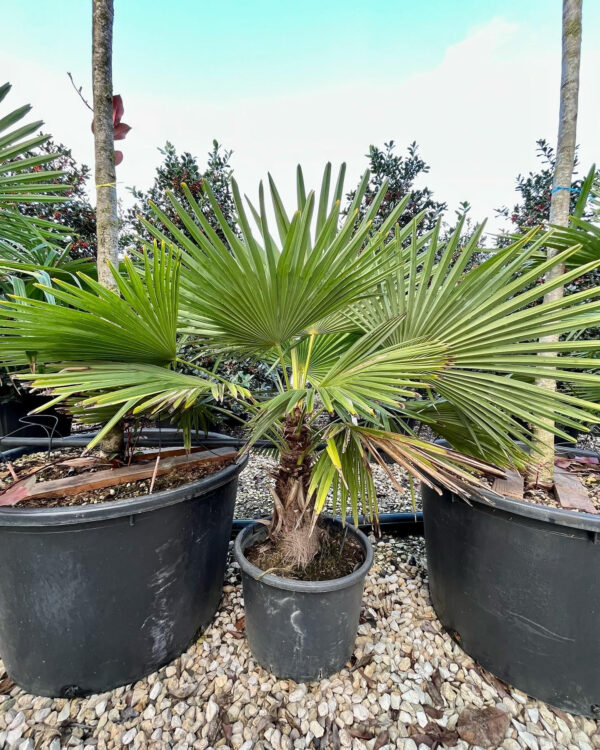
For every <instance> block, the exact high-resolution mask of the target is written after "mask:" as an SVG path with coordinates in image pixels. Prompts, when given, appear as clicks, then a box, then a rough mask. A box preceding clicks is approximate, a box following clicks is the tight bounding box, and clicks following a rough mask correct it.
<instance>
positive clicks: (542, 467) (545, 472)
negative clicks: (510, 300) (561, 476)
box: [527, 0, 582, 487]
mask: <svg viewBox="0 0 600 750" xmlns="http://www.w3.org/2000/svg"><path fill="white" fill-rule="evenodd" d="M581 5H582V0H563V19H562V72H561V81H560V114H559V122H558V145H557V148H556V165H555V168H554V179H553V182H552V197H551V202H550V223H551V224H558V225H560V226H563V227H566V226H568V224H569V210H570V205H571V191H570V187H571V180H572V179H573V167H574V164H575V146H576V142H577V109H578V100H579V68H580V64H581ZM547 252H548V258H553V257H554V256H555V255H556V254H557V251H556V250H553V249H551V248H548V251H547ZM562 273H564V266H563V264H561V263H559V264H557V265H556V266H554V267H553V268H551V269H550V271H548V273H547V274H546V279H548V280H550V279H555V278H556V277H557V276H559V275H560V274H562ZM563 293H564V290H563V287H558V289H554V290H553V291H551V292H548V294H546V296H545V297H544V302H545V303H547V302H553V301H554V300H557V299H560V298H561V297H562V296H563ZM540 341H542V342H554V341H558V336H554V335H553V336H545V337H543V338H542V339H540ZM548 354H550V353H548ZM554 355H556V353H554ZM536 382H537V384H538V385H539V386H541V387H542V388H547V389H548V390H555V389H556V382H555V381H554V380H549V379H547V378H540V379H539V380H537V381H536ZM544 421H545V423H546V424H548V425H550V426H551V425H552V422H551V421H550V420H544ZM534 444H535V447H536V449H537V452H536V453H534V454H533V459H534V463H532V465H531V466H530V467H529V471H528V477H527V478H528V480H529V481H530V482H533V483H537V484H539V485H541V486H546V487H551V486H552V485H553V483H554V434H553V433H552V432H550V431H548V430H547V429H543V428H542V427H536V428H535V431H534Z"/></svg>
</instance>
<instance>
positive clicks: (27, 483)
mask: <svg viewBox="0 0 600 750" xmlns="http://www.w3.org/2000/svg"><path fill="white" fill-rule="evenodd" d="M34 484H35V477H34V476H30V477H25V479H21V480H20V481H18V482H15V483H14V484H11V486H10V487H9V488H8V489H6V490H5V491H4V492H3V493H2V494H0V506H8V505H16V504H17V503H18V502H19V501H20V500H24V499H25V498H26V497H29V492H30V490H31V488H32V487H33V485H34Z"/></svg>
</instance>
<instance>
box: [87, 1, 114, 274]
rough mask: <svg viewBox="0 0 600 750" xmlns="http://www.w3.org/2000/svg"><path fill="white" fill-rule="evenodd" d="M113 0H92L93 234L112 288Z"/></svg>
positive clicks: (101, 270)
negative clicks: (94, 193)
mask: <svg viewBox="0 0 600 750" xmlns="http://www.w3.org/2000/svg"><path fill="white" fill-rule="evenodd" d="M113 17H114V11H113V0H94V2H93V21H92V83H93V94H94V154H95V165H96V170H95V174H96V233H97V236H98V280H99V281H100V283H101V284H103V285H104V286H106V287H109V288H114V286H115V282H114V279H113V277H112V274H111V273H110V269H109V267H108V263H112V264H113V265H114V266H115V267H116V266H117V265H118V262H119V258H118V242H119V217H118V212H117V185H116V174H115V143H114V132H113V86H112V37H113Z"/></svg>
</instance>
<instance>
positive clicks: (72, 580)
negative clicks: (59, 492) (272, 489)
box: [0, 448, 245, 697]
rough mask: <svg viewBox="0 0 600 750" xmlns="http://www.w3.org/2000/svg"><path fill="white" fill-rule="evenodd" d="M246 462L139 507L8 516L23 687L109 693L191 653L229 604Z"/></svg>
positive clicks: (0, 513)
mask: <svg viewBox="0 0 600 750" xmlns="http://www.w3.org/2000/svg"><path fill="white" fill-rule="evenodd" d="M33 449H35V448H32V449H31V450H33ZM38 450H39V448H38ZM11 453H12V452H11ZM244 465H245V461H242V462H241V463H238V464H233V465H231V466H228V467H226V468H225V469H223V470H222V471H219V472H217V473H215V474H213V475H211V476H209V477H206V478H204V479H201V480H199V481H197V482H193V483H190V484H187V485H184V486H182V487H178V488H176V489H171V490H166V491H164V492H157V493H155V494H152V495H145V496H141V497H136V498H134V499H131V500H117V501H114V502H109V503H99V504H97V505H87V506H78V507H77V506H75V507H67V508H51V509H47V510H44V509H22V510H19V509H18V508H10V509H8V508H4V509H2V508H0V570H1V571H2V573H1V575H0V655H1V656H2V659H3V661H4V666H5V668H6V671H7V672H8V674H9V675H10V676H11V677H12V678H13V680H15V682H17V683H18V684H19V685H20V686H21V687H23V688H24V689H25V690H27V691H28V692H30V693H34V694H37V695H47V696H59V697H72V696H77V695H86V694H89V693H101V692H104V691H106V690H110V689H111V688H114V687H117V686H118V685H123V684H126V683H129V682H134V681H136V680H139V679H140V678H142V677H143V676H145V675H147V674H149V673H150V672H153V671H154V670H156V669H158V668H159V667H160V666H161V665H163V664H165V663H167V662H169V661H171V660H172V659H174V658H175V657H177V656H178V655H179V654H180V653H181V652H182V651H184V650H185V649H186V648H187V647H188V646H189V645H190V643H192V642H193V640H194V638H195V636H196V634H197V633H198V631H200V630H202V629H203V628H204V627H206V625H208V623H209V622H210V621H211V619H212V617H213V615H214V613H215V610H216V608H217V606H218V604H219V601H220V599H221V594H222V587H223V578H224V573H225V563H226V558H227V550H228V544H229V538H230V534H231V527H232V519H233V510H234V504H235V496H236V488H237V479H238V474H239V472H240V471H241V470H242V469H243V467H244Z"/></svg>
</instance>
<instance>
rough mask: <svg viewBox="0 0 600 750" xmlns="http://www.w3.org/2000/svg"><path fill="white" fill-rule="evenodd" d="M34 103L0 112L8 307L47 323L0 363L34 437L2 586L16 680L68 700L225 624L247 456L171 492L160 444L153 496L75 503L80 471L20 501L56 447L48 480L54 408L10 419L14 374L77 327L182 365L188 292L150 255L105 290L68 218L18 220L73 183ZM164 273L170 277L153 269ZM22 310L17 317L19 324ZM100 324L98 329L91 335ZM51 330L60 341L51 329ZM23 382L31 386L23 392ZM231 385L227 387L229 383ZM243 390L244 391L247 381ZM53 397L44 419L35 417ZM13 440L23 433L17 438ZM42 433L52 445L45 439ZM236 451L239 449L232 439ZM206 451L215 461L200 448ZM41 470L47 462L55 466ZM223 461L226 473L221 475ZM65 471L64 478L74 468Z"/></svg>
mask: <svg viewBox="0 0 600 750" xmlns="http://www.w3.org/2000/svg"><path fill="white" fill-rule="evenodd" d="M9 90H10V86H9V85H8V84H7V85H5V86H2V87H0V102H1V101H2V100H3V99H4V97H5V96H6V95H7V93H8V92H9ZM29 109H30V108H29V107H28V106H25V107H20V108H19V109H17V110H15V111H13V112H10V113H8V114H7V115H6V116H4V117H3V118H2V119H1V120H0V175H1V178H0V272H1V273H2V276H1V277H0V293H1V295H2V297H4V299H5V301H6V299H7V298H9V299H10V298H11V295H16V296H17V297H18V298H19V300H20V302H19V304H21V305H22V306H23V313H25V310H26V309H27V310H28V313H27V314H26V315H25V317H26V318H27V317H28V315H29V314H33V315H34V316H36V315H38V316H40V317H41V319H45V320H46V323H47V324H48V325H47V326H46V328H45V330H42V329H39V333H40V334H41V337H42V338H43V339H44V340H46V345H42V346H41V348H40V351H39V352H37V351H36V346H37V345H36V344H34V348H33V349H27V347H25V348H20V347H17V349H16V350H14V351H12V352H11V351H7V352H6V356H2V357H1V362H0V367H1V370H0V371H1V372H2V373H3V375H2V386H1V387H2V390H1V391H0V394H1V398H3V397H4V396H5V394H6V395H7V396H8V404H6V403H4V402H2V401H0V409H1V414H0V426H1V427H2V428H3V430H4V433H6V432H14V431H15V430H16V435H17V436H18V440H23V444H22V445H21V447H19V448H17V449H15V450H13V451H4V446H3V448H2V450H3V453H2V454H0V456H1V460H2V463H3V471H2V474H3V479H1V480H0V484H1V485H2V488H1V490H0V515H1V516H2V517H1V519H0V536H1V537H2V540H1V541H0V558H1V560H2V562H1V563H0V564H1V565H2V566H3V568H4V570H5V575H3V577H2V585H0V653H2V658H3V661H4V663H5V666H6V668H7V669H8V671H9V672H10V673H11V675H12V676H13V677H14V678H15V680H16V681H17V682H19V683H20V684H21V685H22V686H23V687H24V688H26V689H27V690H29V691H30V692H33V693H38V694H45V695H69V696H71V695H76V694H82V693H89V692H102V691H104V690H107V689H110V688H112V687H115V686H116V685H119V684H123V683H126V682H130V681H134V680H137V679H139V678H140V677H142V676H143V675H144V674H147V673H149V672H151V671H153V670H154V669H156V668H157V667H158V666H160V664H162V663H164V662H165V661H169V660H170V659H172V658H174V657H175V656H177V655H178V654H179V653H180V652H181V651H182V650H183V649H185V648H186V647H187V646H188V644H189V643H190V642H191V641H192V640H193V639H194V638H195V636H196V634H197V632H198V630H199V629H201V628H202V627H204V626H205V625H206V624H207V623H208V622H209V621H210V620H211V619H212V616H213V615H214V612H215V609H216V607H217V605H218V603H219V600H220V596H221V591H222V584H223V578H224V572H225V562H226V555H227V549H228V544H229V538H230V534H231V525H232V518H233V506H234V502H235V494H236V484H237V476H238V474H239V471H240V470H241V469H242V468H243V461H241V462H238V463H235V462H233V463H231V464H230V465H228V466H223V468H220V467H221V465H222V463H223V462H221V463H219V462H217V463H216V464H214V463H211V462H212V461H213V459H219V461H220V460H221V459H222V458H223V456H222V453H223V451H221V453H219V450H216V451H213V452H212V453H210V454H207V455H206V459H207V468H206V471H205V474H206V475H204V476H203V475H202V474H203V471H204V469H202V470H201V469H200V468H198V470H197V471H196V470H194V471H193V472H192V473H191V474H190V473H189V472H187V471H183V470H182V476H181V477H180V479H181V480H182V481H181V482H179V484H177V485H176V486H175V485H172V486H169V487H163V486H161V480H160V476H162V474H161V471H162V470H163V469H165V468H166V467H167V466H168V465H169V463H173V462H175V463H177V461H178V456H177V454H178V453H180V452H183V451H182V450H179V449H177V448H175V449H171V451H170V453H171V457H169V451H166V452H165V451H160V452H159V456H157V457H155V459H154V460H155V461H156V464H155V468H156V471H154V469H153V468H152V467H151V465H150V464H151V463H152V462H151V461H149V460H148V458H142V465H140V468H142V469H143V471H142V473H144V471H145V473H146V474H148V472H150V473H151V474H152V476H153V477H154V478H156V477H158V479H156V481H155V480H154V479H153V480H152V481H150V482H147V483H146V484H147V485H148V486H149V491H147V492H145V493H142V494H140V492H139V491H134V489H132V490H131V491H130V492H129V497H127V498H125V499H123V500H118V499H116V500H115V501H112V502H100V503H98V502H94V503H91V502H87V501H86V502H87V504H85V505H82V504H78V503H77V502H75V503H74V504H73V505H69V504H68V502H66V500H68V496H67V494H66V492H67V490H66V488H65V486H64V482H65V481H66V482H67V483H68V482H69V481H70V480H71V479H76V480H78V478H77V477H71V478H69V477H68V476H66V477H64V478H60V479H59V480H58V481H59V483H63V484H61V486H60V488H55V496H54V497H55V498H56V497H57V495H56V493H57V492H58V499H56V500H55V501H51V502H50V501H49V502H46V501H44V502H43V503H42V504H41V505H38V506H35V507H23V502H22V501H23V500H24V499H25V498H24V495H27V494H31V491H32V490H33V483H35V484H36V487H37V489H38V490H40V489H42V490H47V489H48V486H49V485H51V484H52V480H51V481H46V482H40V481H38V482H36V481H35V480H36V477H41V476H43V471H45V470H46V469H47V470H48V471H50V472H51V471H53V469H52V465H53V464H54V463H56V461H54V460H50V461H48V459H47V458H45V456H46V451H44V450H43V449H44V448H46V449H48V441H47V442H46V445H45V446H44V445H40V446H39V447H38V451H39V448H40V447H41V448H42V453H41V454H40V455H41V458H40V461H41V468H42V473H39V472H37V468H39V467H37V466H36V465H35V464H33V463H32V464H24V465H19V461H21V460H22V459H23V460H24V459H26V457H25V456H24V455H23V454H25V453H27V452H28V451H30V452H35V448H33V447H29V448H26V447H24V446H25V444H26V443H28V444H31V443H34V442H35V440H36V438H35V436H34V437H31V436H30V435H27V436H26V438H25V439H23V437H24V435H23V429H22V427H23V424H22V423H23V422H26V423H30V424H33V423H35V422H37V423H38V424H42V423H43V421H42V418H43V417H44V415H51V414H52V413H53V411H54V405H53V404H52V403H48V399H47V398H46V396H45V395H40V393H39V391H38V392H32V391H28V390H27V389H26V393H25V395H24V397H21V398H20V404H21V405H22V406H24V412H25V413H23V412H21V413H20V414H18V415H17V416H16V417H15V420H14V421H12V422H11V417H12V415H11V411H9V408H8V406H12V405H14V403H15V396H14V394H15V393H16V388H13V387H12V383H13V382H14V380H15V378H16V372H17V370H18V369H20V368H21V369H22V367H23V365H26V366H27V367H28V369H30V370H32V371H37V372H43V369H44V362H46V361H54V360H60V359H63V358H64V356H63V355H65V354H66V355H67V357H72V358H73V359H77V358H78V355H77V354H76V353H75V351H74V349H73V348H72V346H73V344H72V343H71V349H70V350H69V348H67V349H65V351H64V352H63V353H61V352H60V349H61V344H60V343H59V342H60V339H61V336H62V335H63V334H64V335H65V336H66V339H65V343H66V340H67V339H69V338H70V337H72V336H73V335H75V336H76V338H77V335H79V339H78V341H79V344H80V345H81V344H82V342H85V341H86V340H87V344H86V345H85V346H86V347H87V350H86V351H87V356H88V357H89V358H91V359H97V358H100V359H102V355H101V352H100V349H101V347H102V343H101V342H102V338H103V336H105V337H106V339H108V340H109V341H110V346H111V347H112V348H113V352H114V357H115V358H118V359H120V360H121V361H122V362H132V361H134V362H136V363H137V364H138V365H143V364H144V363H146V362H149V361H150V362H153V363H157V362H161V363H164V364H168V363H169V362H173V361H174V360H175V357H176V352H177V350H176V340H175V333H176V322H177V288H178V286H177V285H178V275H177V274H176V273H171V271H173V269H174V265H173V264H169V263H167V262H161V260H160V259H157V266H155V267H153V266H152V264H150V263H147V264H146V266H145V273H144V274H143V275H142V278H141V280H140V275H139V268H136V269H133V266H131V265H128V266H127V267H126V268H125V269H124V274H125V277H126V278H127V279H128V280H129V281H130V283H131V285H132V288H133V290H134V292H133V294H125V295H124V296H121V294H120V293H119V292H116V293H115V292H109V291H107V290H105V289H104V288H103V287H101V286H100V285H99V284H98V283H97V281H96V279H95V275H96V274H95V264H94V263H93V262H92V261H87V260H76V261H71V260H70V259H69V258H68V256H67V254H66V250H65V249H64V246H65V244H66V240H67V239H68V237H69V234H71V232H70V230H69V229H68V228H67V227H62V226H58V225H56V224H54V223H53V222H51V221H47V220H45V219H39V218H35V217H24V216H22V215H21V213H20V210H19V209H20V208H22V206H23V205H26V204H30V203H35V202H40V201H58V200H61V197H60V191H61V190H62V191H64V190H66V189H68V187H69V186H68V185H60V184H57V183H56V182H55V180H56V179H57V178H59V177H60V176H61V175H62V172H60V171H56V170H49V169H46V168H45V165H46V163H47V162H48V161H49V160H51V159H53V158H54V157H53V155H48V154H44V153H39V151H38V150H37V147H38V146H39V145H40V144H42V143H44V141H46V139H47V138H48V136H44V135H34V134H35V133H37V131H38V130H39V128H40V125H41V124H42V123H41V122H39V121H38V122H32V123H28V124H25V125H23V124H21V123H20V121H21V120H22V119H23V118H24V117H25V116H26V115H27V113H28V112H29ZM56 193H59V195H57V194H56ZM142 267H143V264H142ZM158 267H160V268H162V269H163V271H164V273H163V274H161V273H159V272H157V271H156V268H158ZM114 273H115V276H116V277H117V278H119V274H118V272H117V271H116V270H115V271H114ZM165 274H168V279H167V278H166V276H165ZM115 283H117V282H115ZM85 305H88V306H89V309H88V311H87V312H88V314H85V315H84V314H83V313H82V312H81V308H82V307H84V308H85ZM94 306H95V308H94ZM9 308H10V304H9V305H7V309H9ZM94 309H95V313H94V314H95V317H94V315H92V313H91V311H92V310H94ZM47 316H48V317H47ZM82 316H83V317H82ZM13 317H14V316H12V315H11V314H10V313H8V318H9V319H11V318H13ZM15 320H16V319H15ZM94 320H95V321H96V324H97V325H98V326H99V328H94ZM21 323H24V320H23V319H22V320H21ZM82 323H84V325H82V327H81V328H80V329H79V331H78V334H77V332H76V329H77V328H78V327H79V326H81V324H82ZM36 325H37V324H36V323H34V327H35V326H36ZM54 325H57V326H58V328H56V329H55V334H56V335H57V336H58V337H56V335H54V334H52V328H53V326H54ZM69 330H70V332H69V333H67V332H68V331H69ZM59 331H60V332H59ZM102 332H103V333H102ZM50 339H53V340H54V342H55V344H56V345H57V348H56V347H55V348H54V353H51V352H50V350H49V349H47V348H46V347H47V346H48V345H50V347H51V348H52V346H54V345H52V344H51V343H50ZM40 340H41V339H40ZM94 342H95V343H94ZM13 343H14V340H13ZM120 347H122V351H121V352H120V353H119V352H118V349H119V348H120ZM9 349H10V347H9ZM17 350H18V351H17ZM5 380H6V382H5ZM212 380H213V382H212V383H210V382H209V381H208V379H205V380H204V381H203V382H200V381H199V382H198V384H199V386H200V389H201V390H204V394H203V397H202V398H201V399H200V401H201V402H202V403H200V404H198V405H196V407H195V408H193V409H188V410H186V415H185V417H184V419H186V420H187V421H186V424H187V426H188V427H189V428H190V429H191V427H192V426H193V425H194V424H197V423H198V421H199V420H200V418H201V416H202V413H203V411H204V410H205V409H206V404H205V402H206V400H208V399H209V397H210V398H211V399H212V396H211V388H213V389H215V390H217V391H218V385H217V384H216V383H215V382H214V381H215V379H214V378H213V379H212ZM19 391H20V392H22V391H23V389H22V387H21V386H20V385H19ZM226 391H227V388H226V386H225V385H223V386H222V392H223V393H224V392H226ZM220 392H221V391H219V394H220ZM234 392H235V394H238V393H240V392H242V393H243V392H245V391H244V389H243V387H241V388H236V389H235V391H234ZM40 406H41V407H43V408H42V410H41V413H40V414H39V417H40V418H38V417H36V416H29V412H30V411H32V410H35V411H36V412H37V411H39V409H38V407H40ZM70 411H72V412H74V413H75V414H78V416H79V417H80V418H81V419H82V421H88V422H94V423H95V422H98V421H100V422H102V421H103V420H104V421H106V420H109V421H110V419H111V417H113V416H114V415H115V414H116V413H118V412H119V407H117V408H113V407H109V408H108V409H104V410H102V409H99V410H94V409H87V408H85V409H79V408H78V406H77V404H73V405H72V409H71V410H70ZM57 414H58V415H59V416H46V420H45V424H46V430H45V432H46V434H48V435H49V436H50V438H51V440H50V441H49V443H50V445H53V444H54V438H56V436H57V434H60V433H63V434H64V430H63V429H62V427H61V425H60V423H58V424H57V422H58V419H59V418H60V417H62V413H61V412H58V413H57ZM68 424H70V419H69V422H68ZM42 435H43V433H42ZM15 440H16V438H15V437H14V436H13V439H12V443H13V444H14V442H15ZM38 440H39V442H43V437H42V438H39V439H38ZM0 442H1V441H0ZM226 452H228V453H229V455H230V457H231V458H232V459H233V458H235V451H233V450H231V448H229V449H228V450H227V451H226ZM194 455H195V457H196V458H197V459H198V460H199V461H200V460H202V459H201V452H198V451H197V452H196V453H195V454H194ZM34 458H35V457H31V460H32V461H33V460H34ZM59 458H60V454H59ZM122 458H123V457H119V456H106V461H107V462H108V463H106V464H105V466H103V467H102V466H101V464H100V467H101V468H102V469H106V470H108V471H109V473H110V474H111V477H110V478H109V479H110V481H112V479H113V472H112V471H111V470H110V467H111V466H112V465H113V464H114V463H115V462H116V463H120V465H121V466H122V468H125V469H126V471H127V466H126V463H127V462H125V465H124V464H123V460H122ZM128 458H130V459H133V461H134V462H135V463H134V465H133V468H134V469H135V464H137V463H138V462H137V459H136V458H135V457H134V456H133V454H132V452H130V455H129V457H128ZM184 458H185V456H184ZM87 461H88V459H84V460H83V463H84V464H86V462H87ZM103 461H104V459H103ZM159 462H160V465H159ZM76 463H77V461H76ZM101 463H102V462H101ZM44 464H49V465H48V466H47V467H46V469H44ZM144 465H145V469H144V468H143V466H144ZM161 466H162V469H161ZM210 466H213V468H218V469H219V470H218V471H216V472H214V473H212V474H210V472H209V468H210ZM5 469H6V471H8V474H6V473H5V471H4V470H5ZM63 470H64V472H66V473H67V474H68V473H69V472H73V471H77V470H76V469H71V468H70V467H63V469H61V471H63ZM34 471H35V472H36V473H33V472H34ZM11 472H12V473H13V474H14V475H15V476H16V481H15V482H12V484H11V481H12V480H11V481H8V480H6V479H5V476H10V475H11ZM84 473H85V470H84ZM100 473H101V472H100ZM117 473H118V470H117ZM82 478H84V474H82V475H80V476H79V479H82ZM95 478H96V480H97V479H98V474H95ZM122 486H123V485H122ZM159 490H160V491H159ZM107 493H108V490H107ZM115 494H117V493H116V492H115ZM117 497H118V495H117ZM90 499H93V498H89V497H88V501H89V500H90ZM30 500H31V498H30ZM63 501H65V502H63ZM19 503H20V504H19ZM61 503H63V505H62V506H61ZM54 506H61V507H54ZM17 561H19V562H17ZM176 605H177V607H179V611H178V612H175V607H176Z"/></svg>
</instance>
